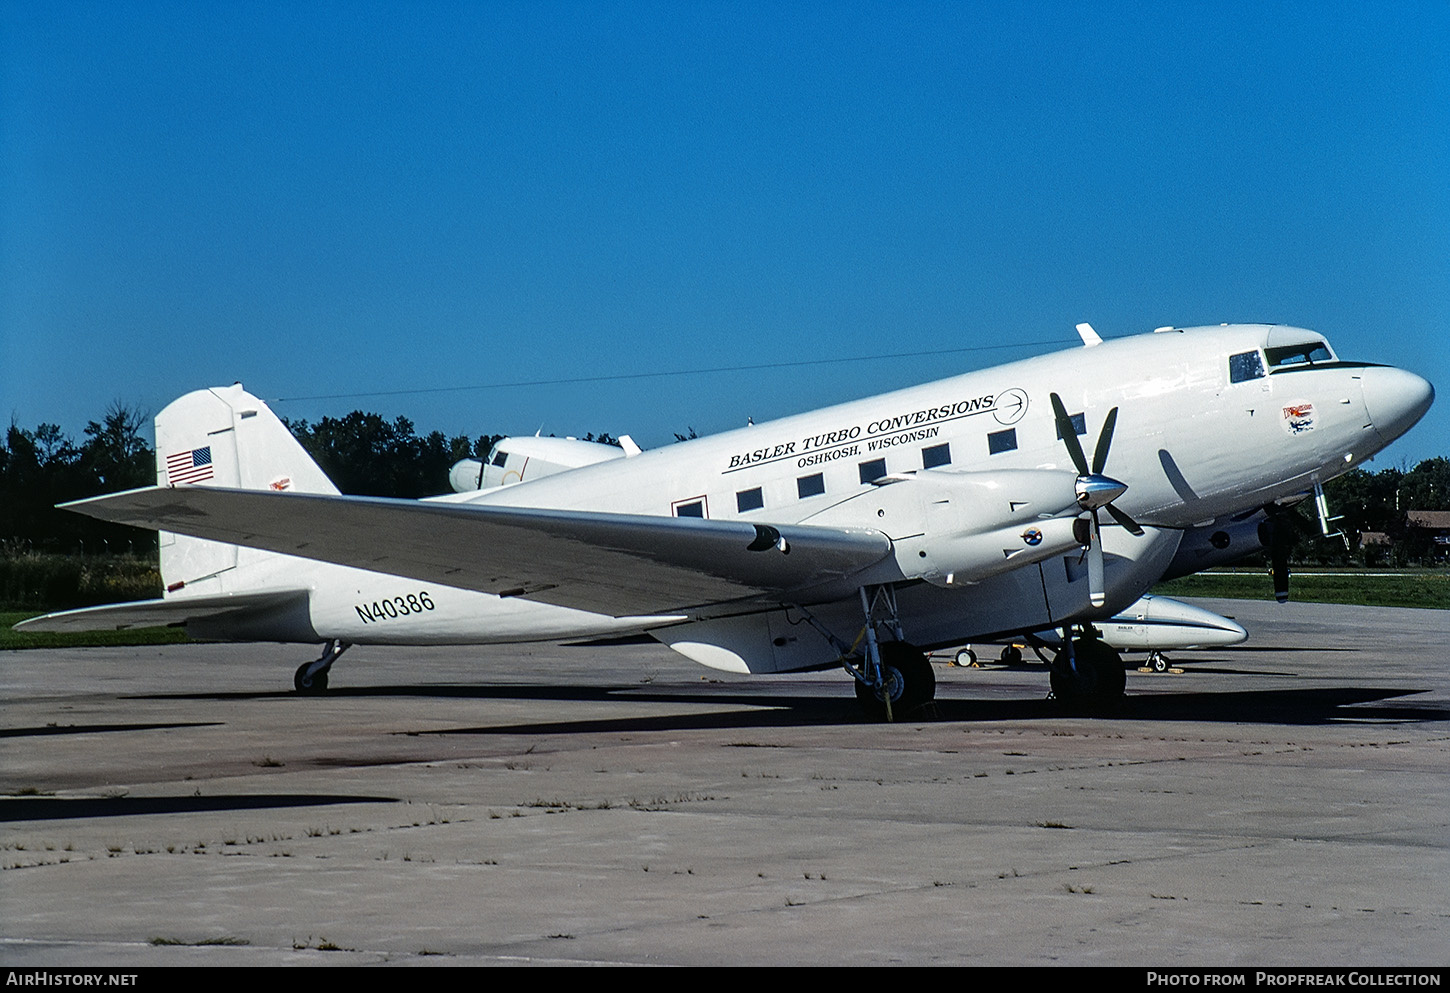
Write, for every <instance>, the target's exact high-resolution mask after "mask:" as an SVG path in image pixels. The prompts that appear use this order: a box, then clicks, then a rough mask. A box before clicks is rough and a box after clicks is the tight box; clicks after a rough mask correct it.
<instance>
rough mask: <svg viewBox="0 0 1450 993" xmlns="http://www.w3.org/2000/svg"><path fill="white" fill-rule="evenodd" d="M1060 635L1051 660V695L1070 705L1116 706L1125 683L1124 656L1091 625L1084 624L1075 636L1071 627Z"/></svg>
mask: <svg viewBox="0 0 1450 993" xmlns="http://www.w3.org/2000/svg"><path fill="white" fill-rule="evenodd" d="M1063 634H1064V635H1065V637H1064V644H1063V648H1062V650H1061V651H1059V652H1058V653H1057V655H1056V656H1055V657H1054V658H1053V660H1052V673H1051V675H1050V677H1049V679H1050V681H1051V683H1052V696H1053V698H1054V699H1057V700H1060V701H1062V702H1063V703H1064V704H1066V705H1067V706H1069V707H1080V708H1084V709H1087V710H1093V711H1103V710H1110V709H1112V708H1113V707H1115V706H1117V705H1118V703H1119V702H1121V700H1122V699H1123V690H1124V688H1125V687H1126V686H1127V683H1128V674H1127V673H1126V672H1125V671H1124V670H1123V657H1122V656H1121V655H1119V654H1118V652H1117V650H1116V649H1115V648H1113V647H1112V646H1111V645H1107V644H1104V643H1103V642H1102V641H1101V640H1100V639H1099V637H1098V632H1097V629H1096V628H1094V627H1093V626H1092V625H1091V624H1087V625H1084V626H1083V632H1082V633H1081V634H1080V635H1078V637H1076V638H1073V637H1072V631H1071V629H1069V630H1067V631H1064V632H1063Z"/></svg>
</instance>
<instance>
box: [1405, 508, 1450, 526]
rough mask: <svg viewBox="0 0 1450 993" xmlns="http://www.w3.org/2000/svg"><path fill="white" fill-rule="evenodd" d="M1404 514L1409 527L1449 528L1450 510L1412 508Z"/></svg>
mask: <svg viewBox="0 0 1450 993" xmlns="http://www.w3.org/2000/svg"><path fill="white" fill-rule="evenodd" d="M1406 516H1407V518H1408V519H1409V522H1410V527H1414V528H1450V510H1412V511H1409V513H1408V514H1407V515H1406Z"/></svg>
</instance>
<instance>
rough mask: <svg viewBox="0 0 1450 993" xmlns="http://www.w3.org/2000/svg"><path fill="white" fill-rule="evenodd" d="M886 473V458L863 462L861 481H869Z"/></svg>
mask: <svg viewBox="0 0 1450 993" xmlns="http://www.w3.org/2000/svg"><path fill="white" fill-rule="evenodd" d="M884 475H886V460H885V459H872V460H871V461H870V462H862V463H861V482H863V483H869V482H871V481H872V480H874V479H880V478H881V477H882V476H884Z"/></svg>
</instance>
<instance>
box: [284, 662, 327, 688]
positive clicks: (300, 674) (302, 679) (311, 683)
mask: <svg viewBox="0 0 1450 993" xmlns="http://www.w3.org/2000/svg"><path fill="white" fill-rule="evenodd" d="M311 665H312V663H311V662H303V663H302V664H301V665H299V666H298V667H297V672H296V674H295V675H294V676H293V677H292V685H293V686H294V687H295V688H296V689H297V692H298V693H326V692H327V670H326V669H324V670H322V671H321V672H318V673H314V674H313V675H312V676H311V677H310V678H309V677H308V675H307V669H308V667H309V666H311Z"/></svg>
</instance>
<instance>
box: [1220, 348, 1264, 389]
mask: <svg viewBox="0 0 1450 993" xmlns="http://www.w3.org/2000/svg"><path fill="white" fill-rule="evenodd" d="M1263 376H1264V363H1263V362H1262V361H1261V360H1260V359H1259V353H1258V352H1257V351H1253V352H1240V353H1239V354H1237V355H1230V356H1229V357H1228V381H1229V382H1230V383H1247V382H1248V381H1249V380H1251V379H1262V378H1263Z"/></svg>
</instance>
